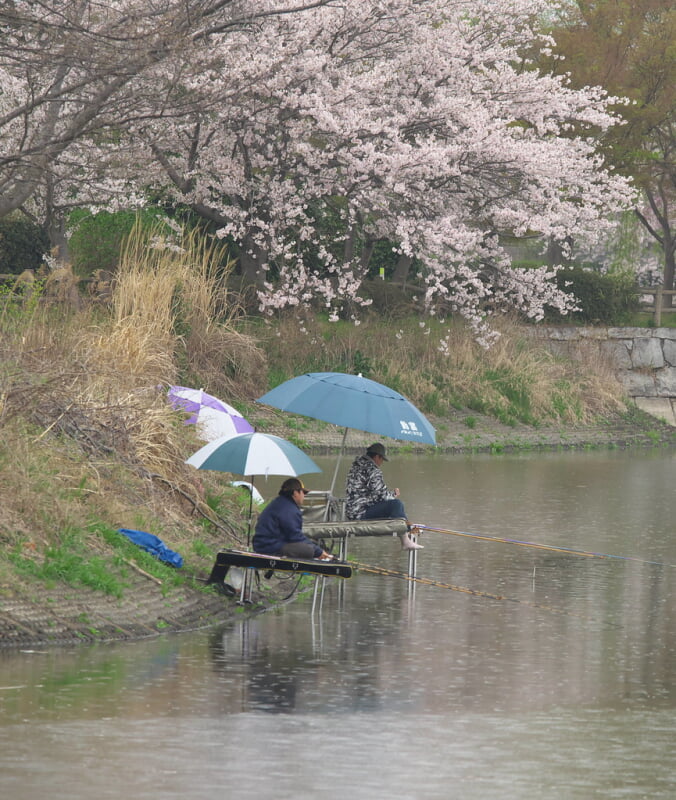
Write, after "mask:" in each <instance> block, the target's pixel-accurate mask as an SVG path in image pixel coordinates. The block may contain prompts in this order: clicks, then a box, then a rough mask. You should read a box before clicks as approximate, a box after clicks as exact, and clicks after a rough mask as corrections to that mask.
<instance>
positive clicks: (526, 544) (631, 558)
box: [411, 523, 676, 567]
mask: <svg viewBox="0 0 676 800" xmlns="http://www.w3.org/2000/svg"><path fill="white" fill-rule="evenodd" d="M411 528H412V529H413V528H418V529H419V530H421V531H434V532H436V533H447V534H450V535H452V536H466V537H468V538H470V539H480V540H481V541H484V542H501V543H503V544H516V545H519V546H521V547H534V548H536V549H538V550H549V551H550V552H553V553H566V554H567V555H570V556H582V557H584V558H615V559H619V560H621V561H635V562H637V563H638V564H651V565H653V566H656V567H676V564H668V563H665V562H663V561H648V560H647V559H644V558H637V557H636V556H617V555H612V554H611V553H594V552H591V551H589V550H575V549H573V548H570V547H555V546H554V545H549V544H540V543H538V542H526V541H523V540H521V539H506V538H503V537H501V536H484V535H482V534H479V533H467V532H466V531H452V530H450V529H448V528H433V527H431V526H430V525H420V524H418V523H412V524H411Z"/></svg>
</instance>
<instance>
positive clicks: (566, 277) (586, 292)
mask: <svg viewBox="0 0 676 800" xmlns="http://www.w3.org/2000/svg"><path fill="white" fill-rule="evenodd" d="M556 281H557V285H558V287H559V289H561V290H562V291H564V292H566V293H567V294H571V295H573V296H574V297H575V298H576V301H577V306H578V307H579V311H575V312H573V313H572V314H571V315H570V317H569V318H571V319H574V320H576V321H578V322H585V323H599V322H600V323H605V324H622V323H623V322H625V321H626V319H627V317H628V316H629V315H630V314H632V313H634V312H635V311H637V310H638V308H639V290H638V287H637V286H636V283H635V281H634V279H633V276H631V275H628V274H626V273H605V274H604V273H600V272H593V271H590V270H585V269H582V268H580V267H570V268H566V269H562V270H560V271H559V273H558V275H557V278H556ZM548 319H549V320H550V321H557V322H558V321H561V319H562V317H561V316H560V315H559V314H556V313H554V312H553V313H552V314H550V315H548Z"/></svg>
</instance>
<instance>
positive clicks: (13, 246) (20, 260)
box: [0, 215, 49, 275]
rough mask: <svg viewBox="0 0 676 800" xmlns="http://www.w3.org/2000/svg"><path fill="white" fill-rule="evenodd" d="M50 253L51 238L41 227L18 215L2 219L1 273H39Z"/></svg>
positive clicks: (0, 221) (0, 222)
mask: <svg viewBox="0 0 676 800" xmlns="http://www.w3.org/2000/svg"><path fill="white" fill-rule="evenodd" d="M48 252H49V238H48V236H47V234H46V232H45V231H44V230H43V229H42V228H41V227H40V226H39V225H36V224H35V223H34V222H31V220H29V219H28V218H27V217H24V216H18V215H11V216H8V217H4V218H3V219H0V273H3V274H10V275H20V274H21V273H22V272H23V271H24V270H26V269H32V270H36V271H37V270H38V269H39V267H40V265H41V264H42V259H43V257H44V256H45V255H46V254H47V253H48Z"/></svg>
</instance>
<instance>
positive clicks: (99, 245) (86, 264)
mask: <svg viewBox="0 0 676 800" xmlns="http://www.w3.org/2000/svg"><path fill="white" fill-rule="evenodd" d="M158 216H163V213H162V212H161V211H160V210H159V209H153V208H149V209H145V210H143V211H139V212H137V211H116V212H115V213H111V212H109V211H99V212H98V213H97V214H91V213H90V212H89V211H87V210H85V209H78V210H76V211H73V213H72V214H71V215H70V219H69V225H70V227H71V228H72V233H71V236H70V242H69V249H70V261H71V264H72V265H73V269H74V270H75V272H76V273H77V274H78V275H81V276H83V277H89V276H90V275H91V274H92V273H93V272H94V271H95V270H98V269H101V270H105V271H107V272H114V271H115V269H116V268H117V266H118V264H119V261H120V248H121V246H122V243H123V241H124V240H125V239H126V238H127V237H128V236H129V235H130V234H131V232H132V230H133V229H134V227H135V226H136V225H137V223H138V222H139V221H140V223H141V225H142V226H146V227H148V228H152V227H153V226H154V225H157V218H158Z"/></svg>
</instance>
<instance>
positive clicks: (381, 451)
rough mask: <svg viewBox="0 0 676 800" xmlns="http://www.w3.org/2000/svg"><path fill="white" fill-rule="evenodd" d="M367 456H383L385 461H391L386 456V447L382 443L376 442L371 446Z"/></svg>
mask: <svg viewBox="0 0 676 800" xmlns="http://www.w3.org/2000/svg"><path fill="white" fill-rule="evenodd" d="M366 455H367V456H382V458H383V461H389V460H390V459H389V458H388V457H387V456H386V455H385V447H384V446H383V445H382V444H380V442H375V444H372V445H370V446H369V449H368V450H367V451H366Z"/></svg>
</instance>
